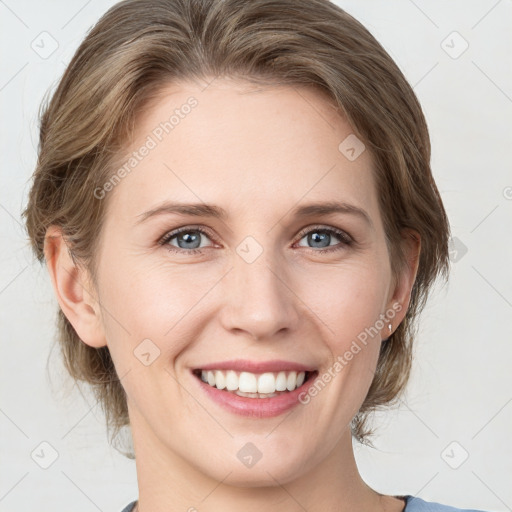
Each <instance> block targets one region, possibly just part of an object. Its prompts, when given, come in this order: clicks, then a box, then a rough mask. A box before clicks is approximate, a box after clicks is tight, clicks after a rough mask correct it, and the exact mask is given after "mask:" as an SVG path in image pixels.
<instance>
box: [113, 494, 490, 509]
mask: <svg viewBox="0 0 512 512" xmlns="http://www.w3.org/2000/svg"><path fill="white" fill-rule="evenodd" d="M396 497H397V498H405V500H406V505H405V509H404V511H403V512H485V511H484V510H475V509H467V508H464V509H462V508H455V507H450V506H448V505H441V504H440V503H435V502H433V501H424V500H422V499H421V498H416V497H414V496H410V495H407V496H396ZM135 503H136V501H132V502H131V503H130V504H129V505H127V506H126V507H125V508H124V509H123V510H122V511H121V512H131V511H132V510H133V508H134V507H135Z"/></svg>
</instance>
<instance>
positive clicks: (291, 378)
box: [208, 372, 297, 391]
mask: <svg viewBox="0 0 512 512" xmlns="http://www.w3.org/2000/svg"><path fill="white" fill-rule="evenodd" d="M208 380H209V379H208ZM296 384H297V372H290V373H289V374H288V379H286V389H287V390H288V391H293V390H294V389H295V386H296Z"/></svg>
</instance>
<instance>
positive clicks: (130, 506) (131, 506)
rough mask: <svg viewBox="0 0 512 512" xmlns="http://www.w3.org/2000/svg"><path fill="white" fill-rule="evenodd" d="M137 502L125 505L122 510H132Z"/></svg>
mask: <svg viewBox="0 0 512 512" xmlns="http://www.w3.org/2000/svg"><path fill="white" fill-rule="evenodd" d="M135 503H137V501H132V502H131V503H129V504H128V505H126V507H124V508H123V510H121V512H132V510H133V508H134V507H135Z"/></svg>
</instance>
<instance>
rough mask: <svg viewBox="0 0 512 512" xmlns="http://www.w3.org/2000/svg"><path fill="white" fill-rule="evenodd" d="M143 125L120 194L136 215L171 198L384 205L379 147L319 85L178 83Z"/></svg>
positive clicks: (119, 203) (250, 204)
mask: <svg viewBox="0 0 512 512" xmlns="http://www.w3.org/2000/svg"><path fill="white" fill-rule="evenodd" d="M135 126H136V130H135V132H134V137H133V139H132V141H131V142H130V144H129V146H128V151H127V153H126V155H123V158H122V159H120V160H119V161H118V162H116V165H117V166H118V167H121V166H124V167H125V169H126V170H127V171H128V172H127V173H124V174H126V177H125V178H123V179H122V180H121V182H120V183H119V184H118V185H117V186H116V187H115V190H114V192H113V194H112V196H111V198H110V199H111V200H112V201H113V202H114V204H115V206H114V207H115V208H121V209H123V210H124V213H125V214H126V215H134V214H135V212H137V213H140V212H142V211H143V210H144V209H145V208H147V207H150V206H154V205H156V204H158V203H159V202H163V201H166V200H180V201H189V202H201V201H204V202H208V203H219V204H220V203H222V206H223V207H224V208H226V209H229V207H230V206H231V207H232V208H234V209H235V208H238V209H240V210H243V209H244V208H245V209H247V208H252V209H253V208H255V207H259V208H260V209H261V207H262V205H265V208H267V209H272V208H273V205H275V206H276V207H279V208H280V211H281V213H282V210H283V208H286V207H287V206H290V207H291V206H293V205H296V204H297V203H299V202H300V201H302V200H304V201H305V202H308V201H319V200H320V201H322V200H324V201H328V200H348V199H350V200H351V202H352V203H353V204H355V205H359V206H364V208H365V209H366V210H367V211H368V210H369V211H370V213H371V214H372V215H376V214H378V212H377V209H378V206H377V193H376V190H375V184H374V179H373V171H372V159H371V155H370V153H369V151H367V150H364V146H363V144H362V142H361V141H359V140H358V139H357V138H355V135H354V133H353V129H352V128H351V126H350V125H349V124H348V123H347V122H346V121H345V120H344V118H343V117H342V116H341V115H340V114H339V112H338V111H337V109H336V107H335V105H334V104H333V103H332V102H331V101H330V100H329V98H328V97H327V95H326V94H325V93H323V92H322V91H318V90H315V89H313V88H311V87H296V86H293V87H292V86H284V85H282V86H270V85H265V86H257V85H254V84H248V83H244V82H241V81H235V80H229V79H216V80H214V81H213V82H211V83H210V85H207V84H206V86H205V84H197V83H193V82H182V83H179V84H177V83H176V84H170V85H169V86H168V87H165V88H162V89H161V90H160V91H159V94H158V95H157V96H156V97H155V98H154V99H153V100H152V101H151V103H150V104H148V105H147V107H146V108H145V109H144V111H143V112H141V113H140V114H139V116H138V119H137V121H136V124H135ZM347 149H349V150H351V149H355V151H356V153H355V156H356V158H354V151H351V152H348V153H347ZM361 151H362V152H361ZM142 153H143V155H142ZM359 153H360V154H359ZM128 163H130V165H127V164H128ZM372 212H373V213H372Z"/></svg>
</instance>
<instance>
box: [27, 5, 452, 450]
mask: <svg viewBox="0 0 512 512" xmlns="http://www.w3.org/2000/svg"><path fill="white" fill-rule="evenodd" d="M222 75H224V76H229V77H235V78H241V79H243V80H249V81H253V82H259V83H261V84H284V85H290V86H313V87H315V88H316V89H317V90H321V91H323V92H324V93H327V95H328V96H329V98H331V99H332V101H333V102H334V104H335V105H336V106H337V107H339V112H340V114H342V115H344V116H345V118H346V119H347V121H348V122H349V123H350V125H351V126H352V128H353V130H354V132H355V133H356V134H357V136H358V137H359V138H360V139H361V140H362V141H363V142H364V144H365V145H366V148H367V149H368V150H369V151H370V152H371V155H372V157H373V161H374V173H375V179H376V183H377V186H378V190H379V202H380V209H381V214H382V217H383V222H384V228H385V233H386V237H387V243H388V247H389V252H390V259H391V265H392V270H393V273H394V275H395V276H396V275H397V272H398V271H399V270H400V268H402V265H405V264H406V262H405V259H404V255H403V253H402V244H401V233H402V230H403V229H404V228H412V229H414V230H415V231H417V232H418V233H419V235H420V237H421V254H420V261H419V267H418V273H417V277H416V281H415V283H414V286H413V289H412V294H411V300H410V305H409V308H408V311H407V314H406V316H405V318H404V320H403V321H402V323H401V324H400V325H399V326H398V328H397V329H396V331H395V332H394V333H393V335H392V336H391V338H390V339H389V341H388V342H384V343H382V348H381V353H380V357H379V361H378V365H377V370H376V373H375V376H374V379H373V382H372V384H371V387H370V389H369V392H368V394H367V396H366V399H365V400H364V403H363V404H362V406H361V409H360V411H359V413H358V414H357V415H356V417H355V418H354V420H353V421H352V424H351V427H352V433H353V435H354V436H355V437H356V438H357V439H358V440H359V441H360V442H364V443H366V444H370V445H371V441H369V440H368V437H369V436H370V435H372V434H373V430H371V429H370V428H369V427H368V416H369V413H370V412H371V411H373V410H375V409H377V408H379V407H381V406H384V405H390V404H392V403H393V402H394V401H395V400H396V399H397V397H398V396H399V395H400V394H401V392H402V391H403V389H404V387H405V385H406V383H407V381H408V378H409V373H410V367H411V359H412V342H413V338H414V332H413V331H414V328H413V327H414V320H415V318H416V316H417V315H418V314H419V312H420V311H421V310H422V308H423V306H424V304H425V301H426V299H427V295H428V292H429V290H430V287H431V285H432V284H433V282H434V281H435V279H436V278H437V277H438V276H439V275H444V276H445V277H446V276H447V275H448V270H449V258H448V241H449V224H448V220H447V217H446V213H445V210H444V208H443V204H442V201H441V197H440V195H439V192H438V190H437V188H436V185H435V183H434V180H433V177H432V173H431V169H430V140H429V134H428V129H427V125H426V122H425V118H424V115H423V112H422V110H421V107H420V104H419V102H418V100H417V98H416V96H415V94H414V92H413V90H412V88H411V86H410V85H409V84H408V82H407V80H406V79H405V77H404V76H403V74H402V72H401V71H400V69H399V68H398V67H397V65H396V64H395V63H394V62H393V60H392V59H391V57H390V56H389V55H388V54H387V53H386V51H385V50H384V49H383V47H382V46H381V45H380V44H379V43H378V42H377V41H376V40H375V38H374V37H373V36H372V35H371V34H370V32H369V31H368V30H367V29H366V28H364V27H363V26H362V25H361V24H360V23H359V22H358V21H357V20H355V19H354V18H353V17H352V16H350V15H349V14H347V13H346V12H344V11H343V10H342V9H340V8H339V7H337V6H336V5H334V4H332V3H330V2H329V1H327V0H250V1H247V0H125V1H123V2H120V3H118V4H116V5H115V6H114V7H112V8H111V9H110V10H109V11H108V12H107V13H106V14H105V15H104V16H103V17H102V18H101V19H100V20H99V21H98V23H97V24H96V25H95V26H94V27H93V28H92V30H91V31H90V32H89V34H88V35H87V37H86V38H85V40H84V41H83V42H82V44H81V45H80V47H79V48H78V50H77V51H76V53H75V55H74V57H73V59H72V60H71V62H70V64H69V66H68V67H67V69H66V71H65V73H64V76H63V77H62V79H61V80H60V83H59V85H58V87H57V89H56V91H55V93H54V94H53V96H52V98H51V100H50V101H49V103H48V104H47V105H46V106H45V108H44V111H43V113H42V116H41V126H40V141H39V152H38V162H37V168H36V170H35V173H34V177H33V179H34V181H33V185H32V188H31V191H30V195H29V201H28V205H27V208H26V210H25V211H24V215H25V216H26V226H27V230H28V234H29V236H30V240H31V243H32V246H33V249H34V251H35V253H36V255H37V257H38V259H39V260H40V261H43V259H44V252H43V247H44V240H45V234H46V230H47V228H48V227H49V226H51V225H57V226H60V227H61V228H62V230H63V234H64V237H65V239H66V241H67V244H68V246H69V249H70V251H71V253H72V255H73V257H74V258H75V260H76V261H77V262H79V263H80V264H83V265H85V267H86V268H88V269H89V271H90V272H91V275H92V276H93V278H94V276H95V259H94V256H95V251H96V248H97V240H98V238H99V234H100V231H101V226H102V219H103V216H104V212H105V210H104V208H105V206H106V203H107V200H99V199H98V198H97V197H95V195H94V194H93V191H94V190H95V189H96V188H97V187H98V186H101V185H102V184H104V183H105V181H106V179H107V175H109V174H111V173H112V168H113V165H112V164H113V161H114V160H113V159H114V158H115V157H116V155H117V156H118V155H119V153H120V152H122V151H123V147H126V142H127V140H129V137H130V135H131V133H132V132H133V127H134V119H135V116H136V115H137V114H138V113H139V112H141V110H142V109H143V107H144V106H146V105H147V104H148V102H149V101H150V100H151V98H154V97H155V95H156V94H157V93H158V91H159V90H161V88H162V87H163V86H165V85H168V84H169V83H172V82H173V81H174V82H176V81H186V80H189V79H195V78H198V79H205V78H208V77H216V76H222ZM58 325H59V327H58V328H59V343H60V347H61V351H62V354H63V358H64V362H65V365H66V368H67V370H68V371H69V373H70V375H71V376H72V377H73V379H74V380H75V381H84V382H86V383H88V384H90V386H91V387H92V389H93V391H94V394H95V396H96V398H97V399H98V401H99V402H100V403H101V405H102V407H103V410H104V412H105V414H106V421H107V427H112V428H113V429H114V434H115V435H117V434H118V433H119V431H120V429H121V427H123V426H124V425H128V424H129V417H128V411H127V405H126V395H125V392H124V389H123V387H122V385H121V383H120V381H119V378H118V376H117V375H116V371H115V368H114V365H113V362H112V359H111V357H110V353H109V350H108V347H102V348H100V349H96V348H93V347H90V346H88V345H86V344H85V343H83V342H82V341H81V340H80V338H79V337H78V335H77V333H76V332H75V330H74V329H73V327H72V326H71V324H70V322H69V321H68V320H67V318H66V317H65V316H64V314H63V313H62V311H60V310H59V312H58Z"/></svg>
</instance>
